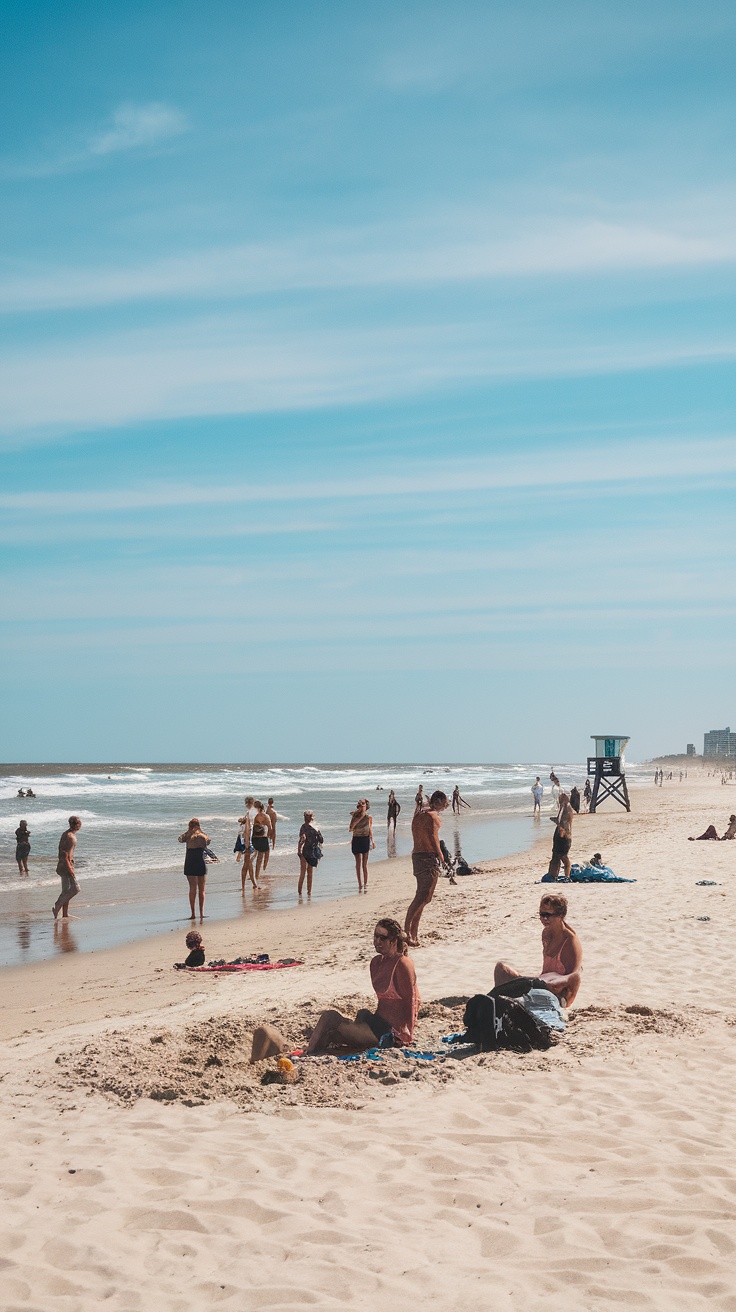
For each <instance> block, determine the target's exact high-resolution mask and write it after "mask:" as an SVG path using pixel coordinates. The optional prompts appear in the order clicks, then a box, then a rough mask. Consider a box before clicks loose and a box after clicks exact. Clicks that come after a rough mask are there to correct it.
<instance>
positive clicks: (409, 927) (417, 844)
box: [404, 791, 449, 947]
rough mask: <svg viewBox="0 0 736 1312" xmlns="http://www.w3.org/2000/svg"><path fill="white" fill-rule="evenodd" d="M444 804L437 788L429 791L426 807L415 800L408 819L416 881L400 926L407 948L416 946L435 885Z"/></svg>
mask: <svg viewBox="0 0 736 1312" xmlns="http://www.w3.org/2000/svg"><path fill="white" fill-rule="evenodd" d="M448 806H449V802H448V800H447V798H446V796H445V794H444V793H441V792H439V791H437V792H436V793H432V796H431V798H430V801H429V810H428V811H425V810H423V808H422V806H421V804H420V802H419V801H417V809H416V811H415V812H414V819H413V820H412V822H411V832H412V837H413V839H414V851H413V852H412V854H411V863H412V866H413V868H414V878H415V879H416V881H417V891H416V894H415V897H414V900H413V902H412V903H411V906H410V907H409V910H408V911H407V913H406V922H405V926H404V927H405V930H406V937H407V941H408V943H409V946H410V947H416V946H417V943H418V939H417V934H418V932H419V921H420V920H421V917H422V912H423V911H424V908H425V907H426V906H428V905H429V903H430V902H431V901H432V898H433V896H434V890H435V888H436V887H437V877H438V875H439V868H440V863H441V862H442V860H443V856H442V848H441V847H440V824H441V820H440V816H441V814H442V812H443V811H444V810H446V808H447V807H448Z"/></svg>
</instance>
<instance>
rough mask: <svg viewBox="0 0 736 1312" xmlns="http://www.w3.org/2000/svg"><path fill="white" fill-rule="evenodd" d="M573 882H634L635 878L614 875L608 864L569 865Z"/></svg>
mask: <svg viewBox="0 0 736 1312" xmlns="http://www.w3.org/2000/svg"><path fill="white" fill-rule="evenodd" d="M570 879H571V880H572V882H573V884H635V883H636V880H635V879H623V878H622V877H621V875H614V873H613V871H612V869H611V867H610V866H570Z"/></svg>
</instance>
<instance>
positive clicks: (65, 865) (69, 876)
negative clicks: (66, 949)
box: [51, 815, 82, 920]
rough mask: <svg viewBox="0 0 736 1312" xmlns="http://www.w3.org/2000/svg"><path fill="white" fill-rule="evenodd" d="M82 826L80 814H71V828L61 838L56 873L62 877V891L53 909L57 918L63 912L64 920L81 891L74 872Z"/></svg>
mask: <svg viewBox="0 0 736 1312" xmlns="http://www.w3.org/2000/svg"><path fill="white" fill-rule="evenodd" d="M81 828H82V821H81V820H80V819H79V816H78V815H70V816H69V828H68V829H65V830H64V833H63V834H62V835H61V838H60V839H59V860H58V861H57V863H56V873H57V875H59V876H60V878H61V892H60V894H59V896H58V897H57V899H56V901H55V902H54V905H53V906H52V908H51V910H52V911H53V913H54V920H56V918H57V916H58V914H59V912H61V916H62V920H66V919H67V918H68V916H69V903H70V902H71V900H72V898H73V897H76V896H77V893H78V892H79V884H78V883H77V876H76V875H75V873H74V849H75V847H76V846H77V834H78V833H79V831H80V829H81Z"/></svg>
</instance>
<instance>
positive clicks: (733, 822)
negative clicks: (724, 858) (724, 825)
mask: <svg viewBox="0 0 736 1312" xmlns="http://www.w3.org/2000/svg"><path fill="white" fill-rule="evenodd" d="M709 838H710V839H712V840H713V842H714V843H725V841H726V839H727V838H736V815H731V816H729V818H728V829H727V830H726V832H725V834H723V835H722V837H721V838H719V837H718V834H717V832H716V827H715V825H708V828H707V829H706V831H705V833H704V834H698V836H697V838H688V840H687V841H688V843H702V842H704V841H705V840H706V839H709Z"/></svg>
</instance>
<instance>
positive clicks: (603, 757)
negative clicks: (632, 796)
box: [588, 733, 631, 813]
mask: <svg viewBox="0 0 736 1312" xmlns="http://www.w3.org/2000/svg"><path fill="white" fill-rule="evenodd" d="M591 738H592V739H593V741H594V743H595V756H589V757H588V774H589V775H592V776H593V777H594V782H593V793H592V796H591V799H590V810H591V813H592V812H594V811H595V810H596V809H597V808H598V807H599V806H600V804H601V802H604V801H605V799H606V798H607V797H610V798H612V800H613V801H614V802H618V803H619V804H620V805H621V806H623V807H625V808H626V810H627V811H630V810H631V803H630V802H629V790H628V788H627V787H626V773H625V765H624V751H625V750H626V747H627V745H628V742H629V739H628V738H627V737H626V735H624V734H596V733H594V734H591Z"/></svg>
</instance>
